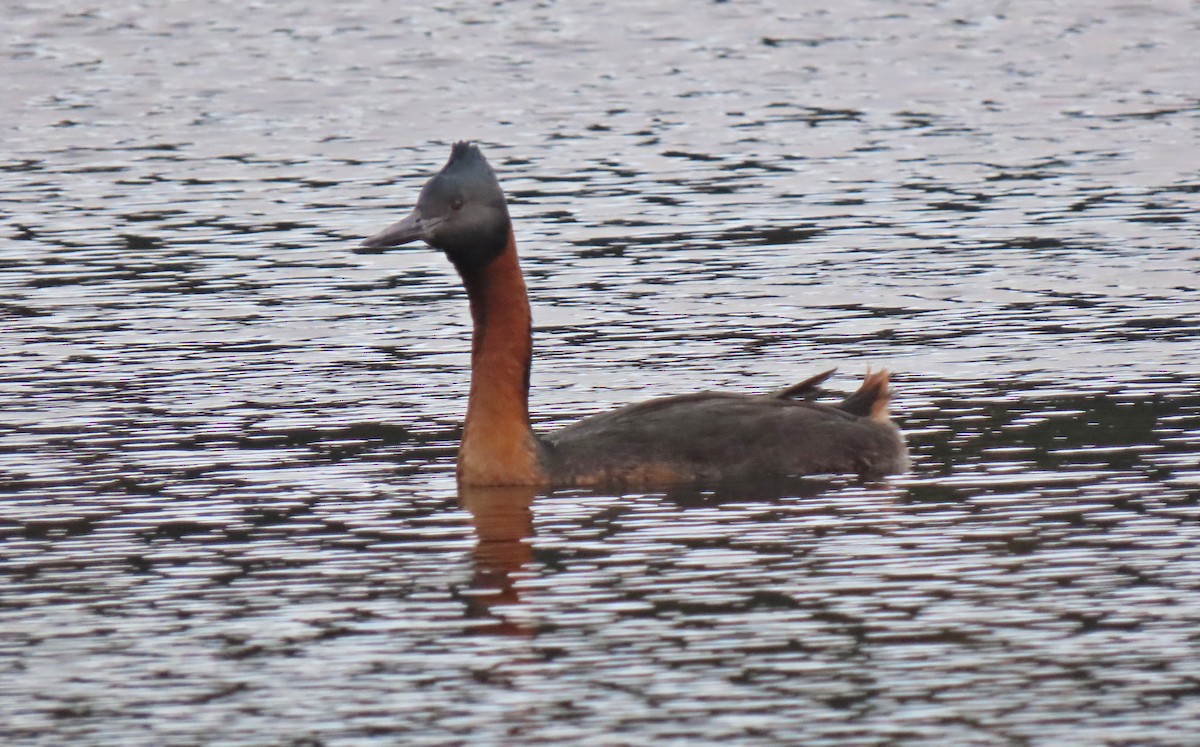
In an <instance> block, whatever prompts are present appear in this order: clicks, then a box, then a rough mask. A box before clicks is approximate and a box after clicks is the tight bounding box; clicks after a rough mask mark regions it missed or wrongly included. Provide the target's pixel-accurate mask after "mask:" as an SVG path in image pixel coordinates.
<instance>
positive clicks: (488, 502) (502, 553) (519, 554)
mask: <svg viewBox="0 0 1200 747" xmlns="http://www.w3.org/2000/svg"><path fill="white" fill-rule="evenodd" d="M536 494H537V488H535V487H532V486H527V485H519V486H506V487H478V486H470V485H461V484H460V485H459V489H458V501H459V503H460V504H461V505H462V507H463V508H465V509H466V510H467V512H468V513H470V514H471V519H472V522H473V523H474V525H475V535H476V538H477V540H476V543H475V551H474V556H475V573H474V575H473V576H472V578H471V592H470V594H468V595H466V598H467V616H468V617H473V618H491V620H492V622H490V623H488V624H485V625H482V626H481V627H480V628H478V630H480V631H481V632H486V633H494V634H500V635H514V636H532V635H533V627H532V626H531V625H530V624H529V623H528V622H527V621H524V620H522V619H520V617H521V616H520V615H519V614H518V615H516V616H512V615H509V614H506V612H505V609H504V608H505V607H511V606H513V605H519V604H520V602H521V599H520V592H519V591H518V590H517V588H516V586H515V583H516V581H517V580H518V578H519V575H520V571H521V570H522V568H525V567H526V566H527V565H528V564H529V563H530V562H531V561H532V560H533V548H532V546H531V545H530V543H529V541H528V540H529V539H530V538H531V537H533V511H532V510H531V508H530V507H531V506H532V504H533V498H534V496H535V495H536Z"/></svg>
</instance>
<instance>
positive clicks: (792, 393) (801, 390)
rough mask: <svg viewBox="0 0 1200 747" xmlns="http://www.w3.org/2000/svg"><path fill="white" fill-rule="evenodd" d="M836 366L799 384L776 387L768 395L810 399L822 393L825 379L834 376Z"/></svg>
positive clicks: (782, 397) (776, 397)
mask: <svg viewBox="0 0 1200 747" xmlns="http://www.w3.org/2000/svg"><path fill="white" fill-rule="evenodd" d="M835 371H837V369H836V368H831V369H829V370H828V371H825V372H824V373H819V374H817V375H816V376H810V377H808V378H807V379H805V380H804V381H801V382H800V383H799V384H792V385H791V386H785V387H784V388H782V389H776V390H775V391H773V392H771V393H770V394H768V395H767V396H768V397H773V398H775V399H809V398H811V397H815V396H816V395H818V394H820V393H821V385H822V384H824V383H825V379H828V378H829V377H830V376H833V374H834V372H835Z"/></svg>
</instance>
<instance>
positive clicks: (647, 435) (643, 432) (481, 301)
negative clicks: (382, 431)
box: [359, 142, 908, 487]
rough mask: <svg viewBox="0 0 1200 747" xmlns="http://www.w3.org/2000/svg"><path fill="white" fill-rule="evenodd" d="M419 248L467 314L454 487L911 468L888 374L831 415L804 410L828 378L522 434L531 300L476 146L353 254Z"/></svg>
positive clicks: (863, 473)
mask: <svg viewBox="0 0 1200 747" xmlns="http://www.w3.org/2000/svg"><path fill="white" fill-rule="evenodd" d="M417 239H421V240H424V241H425V243H427V244H429V245H430V246H432V247H434V248H435V249H440V250H442V251H443V252H444V253H445V254H446V257H447V258H449V260H450V262H451V263H452V264H453V265H454V268H455V269H456V270H457V271H458V274H459V276H460V277H461V278H462V282H463V285H464V286H465V287H466V291H467V297H468V299H469V301H470V306H471V318H472V321H473V323H474V332H473V335H472V339H471V391H470V396H469V398H468V400H467V417H466V422H465V424H464V426H463V436H462V445H461V446H460V447H459V452H458V481H459V483H460V484H462V485H481V486H482V485H545V486H551V487H569V486H594V485H635V486H655V485H669V484H673V483H688V482H693V483H694V482H710V481H723V480H728V479H740V478H756V477H759V478H761V477H783V476H788V475H815V474H827V473H842V474H844V473H852V474H856V475H858V476H859V477H860V478H861V479H878V478H880V477H882V476H884V475H888V474H895V473H898V472H903V471H905V470H906V469H907V468H908V451H907V449H906V448H905V446H904V440H903V438H902V437H901V435H900V431H899V429H898V428H897V427H896V426H895V425H894V424H893V423H892V422H891V420H890V418H889V417H888V411H887V406H888V401H889V399H890V398H891V389H890V387H889V385H888V373H887V371H878V372H876V373H870V372H868V374H867V376H866V379H865V380H864V381H863V384H862V386H861V387H860V388H859V389H858V391H857V392H855V393H854V394H852V395H850V396H849V397H847V398H846V399H845V400H844V401H842V403H841V404H840V405H837V406H831V405H824V404H819V403H816V402H812V401H809V400H808V398H809V397H812V396H814V395H815V393H816V391H817V387H818V385H819V384H820V383H821V382H822V381H824V380H825V379H826V378H827V377H828V376H829V375H830V374H831V373H833V372H832V371H828V372H826V373H823V374H818V375H817V376H814V377H812V378H810V379H808V380H806V381H803V382H800V383H799V384H795V385H793V386H790V387H786V388H784V389H780V390H777V391H775V392H771V393H769V394H758V395H752V394H729V393H720V392H699V393H695V394H684V395H680V396H675V397H663V398H660V399H652V400H649V401H647V402H641V403H638V404H632V405H627V406H625V407H621V408H619V409H617V410H614V411H612V412H607V413H603V414H600V415H593V416H591V417H588V418H585V419H583V420H581V421H579V422H577V423H574V424H572V425H568V426H566V427H565V428H561V429H559V430H557V431H554V432H552V433H546V434H541V435H539V434H535V433H534V432H533V430H532V428H531V427H530V425H529V366H530V358H531V354H532V343H531V340H530V333H531V327H530V314H529V298H528V295H527V294H526V291H525V281H524V278H523V277H522V275H521V267H520V265H519V264H518V262H517V244H516V240H515V238H514V236H513V228H512V221H511V220H510V219H509V216H508V205H507V202H506V201H505V198H504V192H503V190H501V189H500V184H499V182H498V181H497V180H496V175H495V173H494V172H493V171H492V168H491V166H490V165H489V164H488V162H487V160H486V159H485V158H484V157H483V154H482V153H481V152H480V151H479V148H478V147H476V146H475V145H472V144H470V143H466V142H460V143H455V144H454V146H453V148H452V149H451V152H450V160H449V161H448V162H447V163H446V165H445V166H444V167H443V168H442V170H441V171H440V172H438V173H437V174H436V175H435V176H434V177H433V178H432V179H430V180H429V181H428V182H426V183H425V186H424V187H423V188H422V189H421V195H420V197H419V198H418V199H417V206H416V208H415V209H414V210H413V211H412V214H410V215H409V216H408V217H407V218H405V219H404V220H401V221H400V222H399V223H396V224H395V225H392V226H390V227H388V228H385V229H384V230H382V231H380V232H379V233H377V234H375V235H374V236H371V237H370V238H368V239H366V240H365V241H364V242H363V243H362V248H360V250H359V251H363V252H371V251H381V250H383V249H385V248H387V247H393V246H398V245H400V244H406V243H409V242H411V241H416V240H417Z"/></svg>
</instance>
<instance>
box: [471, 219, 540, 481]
mask: <svg viewBox="0 0 1200 747" xmlns="http://www.w3.org/2000/svg"><path fill="white" fill-rule="evenodd" d="M459 271H460V274H461V275H462V279H463V285H465V286H466V288H467V296H468V297H469V298H470V300H471V318H472V320H473V321H474V323H475V331H474V335H473V337H472V339H471V396H470V399H469V400H468V402H467V421H466V424H465V425H464V426H463V442H462V447H461V448H460V449H459V452H458V480H459V482H460V483H463V484H465V485H534V484H539V483H542V482H544V481H545V479H544V475H543V474H542V470H541V467H540V466H539V464H538V454H537V443H536V441H535V439H534V436H533V431H532V430H531V429H530V427H529V364H530V357H531V354H532V350H533V348H532V342H531V340H530V315H529V297H528V296H527V295H526V293H525V279H524V278H523V277H522V276H521V266H520V264H519V263H518V261H517V243H516V240H515V239H514V238H513V234H512V230H511V229H509V233H508V243H507V245H506V246H505V247H504V250H503V251H502V252H501V253H500V254H499V255H498V256H496V257H495V258H494V259H493V260H492V261H490V262H488V263H487V265H485V266H483V267H480V268H460V270H459Z"/></svg>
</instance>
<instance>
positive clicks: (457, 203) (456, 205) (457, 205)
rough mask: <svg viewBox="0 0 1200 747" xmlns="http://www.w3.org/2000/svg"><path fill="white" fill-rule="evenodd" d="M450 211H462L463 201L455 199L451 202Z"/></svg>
mask: <svg viewBox="0 0 1200 747" xmlns="http://www.w3.org/2000/svg"><path fill="white" fill-rule="evenodd" d="M450 209H451V210H462V200H460V199H459V198H457V197H455V198H454V199H453V200H451V201H450Z"/></svg>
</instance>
